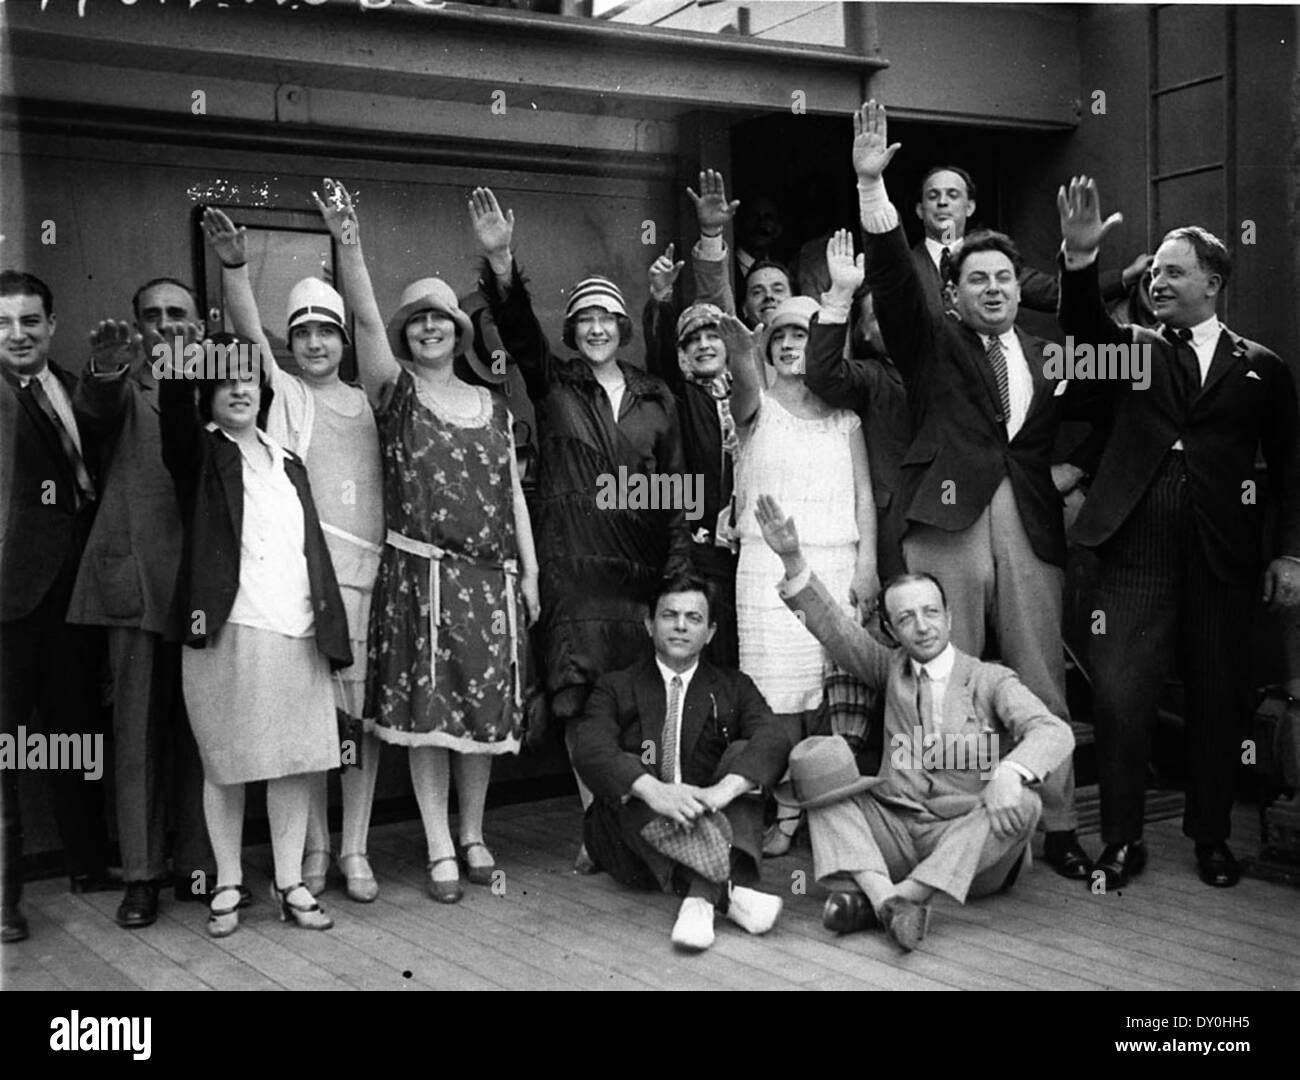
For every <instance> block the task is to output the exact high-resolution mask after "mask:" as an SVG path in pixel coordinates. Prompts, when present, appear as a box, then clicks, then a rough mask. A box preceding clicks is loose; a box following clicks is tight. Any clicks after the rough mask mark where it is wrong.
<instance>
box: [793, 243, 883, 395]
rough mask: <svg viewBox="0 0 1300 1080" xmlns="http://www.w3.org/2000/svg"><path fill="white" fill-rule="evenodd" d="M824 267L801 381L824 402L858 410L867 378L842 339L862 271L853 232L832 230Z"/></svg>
mask: <svg viewBox="0 0 1300 1080" xmlns="http://www.w3.org/2000/svg"><path fill="white" fill-rule="evenodd" d="M826 266H827V269H828V270H829V272H830V276H831V286H830V288H829V289H828V290H826V292H825V293H824V294H823V295H822V297H821V303H822V309H821V311H820V312H819V313H818V315H817V321H816V322H815V323H814V324H813V327H812V331H811V333H810V335H809V340H808V351H807V354H806V355H807V365H806V367H807V370H806V371H805V374H804V381H805V382H806V383H807V385H808V389H809V390H811V391H812V392H813V393H814V394H816V395H817V396H818V397H819V398H821V399H822V401H824V402H826V404H827V405H833V406H835V407H836V408H837V409H852V410H854V411H855V412H859V413H860V412H864V411H865V410H866V409H867V407H868V405H869V403H870V399H871V392H870V389H871V388H870V379H869V378H868V377H867V373H866V369H865V367H864V366H863V365H862V364H860V363H850V361H849V360H848V358H847V357H845V355H844V339H845V337H846V336H847V333H848V320H849V311H850V309H851V308H852V305H853V296H854V293H855V292H856V291H857V289H858V288H859V287H860V286H861V285H862V282H863V279H864V277H865V270H864V269H863V257H862V256H861V255H859V256H857V258H856V259H855V258H854V256H853V235H852V233H850V232H849V231H848V230H847V229H840V230H839V231H838V232H835V233H832V234H831V237H830V239H829V240H828V241H827V243H826Z"/></svg>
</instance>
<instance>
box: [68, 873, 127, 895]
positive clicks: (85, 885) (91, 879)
mask: <svg viewBox="0 0 1300 1080" xmlns="http://www.w3.org/2000/svg"><path fill="white" fill-rule="evenodd" d="M121 887H122V882H121V880H120V879H119V878H115V877H113V876H112V875H111V874H110V873H109V872H108V871H107V870H97V871H95V872H94V873H93V874H73V875H72V876H71V877H70V878H68V891H69V892H71V893H91V892H116V891H117V890H118V889H120V888H121Z"/></svg>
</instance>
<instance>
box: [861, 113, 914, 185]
mask: <svg viewBox="0 0 1300 1080" xmlns="http://www.w3.org/2000/svg"><path fill="white" fill-rule="evenodd" d="M900 146H902V143H894V145H893V146H890V145H889V121H888V119H887V118H886V116H885V107H884V106H883V105H877V104H876V102H875V101H874V100H872V101H868V102H867V103H866V104H865V105H863V106H862V108H861V109H859V110H858V111H857V112H855V113H854V114H853V169H854V171H855V172H856V173H857V174H858V177H859V179H862V180H878V179H880V177H881V175H882V174H883V173H884V171H885V169H886V167H887V166H888V165H889V163H890V162H891V161H892V160H893V159H894V155H895V154H896V153H898V148H899V147H900Z"/></svg>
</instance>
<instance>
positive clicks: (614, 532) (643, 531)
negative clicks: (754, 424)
mask: <svg viewBox="0 0 1300 1080" xmlns="http://www.w3.org/2000/svg"><path fill="white" fill-rule="evenodd" d="M470 216H471V218H472V220H473V223H474V230H475V232H476V233H477V235H478V239H479V243H480V245H481V247H482V249H483V253H484V255H485V256H486V258H487V262H488V265H489V267H490V272H485V273H484V274H483V278H482V280H481V281H480V289H481V291H482V292H483V294H484V296H486V297H487V300H488V304H489V306H490V308H491V311H492V317H493V319H494V320H495V322H496V324H497V328H498V329H499V331H500V333H501V340H502V343H503V344H504V346H505V349H506V351H507V353H509V355H510V356H511V358H512V359H513V360H514V361H515V363H517V364H518V365H519V369H520V371H521V372H522V373H523V376H524V381H525V384H526V385H527V387H528V396H529V397H530V398H531V399H532V402H533V406H534V408H535V409H536V413H537V429H538V437H539V449H540V468H539V473H538V482H537V513H536V517H537V521H536V526H535V529H536V534H537V560H538V563H539V564H540V567H541V582H540V588H541V602H542V619H541V630H542V641H543V651H544V657H545V668H546V670H545V678H546V688H547V693H548V695H549V697H550V710H551V716H552V717H553V718H554V719H555V720H556V721H557V722H559V723H562V724H565V725H566V736H565V741H566V744H567V745H568V746H569V747H570V751H572V731H571V728H572V725H570V724H568V721H570V720H573V719H575V718H576V717H579V716H581V715H582V711H583V708H584V706H585V705H586V702H587V695H588V694H589V693H590V691H591V687H592V686H593V685H594V684H595V682H596V680H597V679H598V678H599V677H600V676H601V675H603V674H604V673H605V672H607V671H616V670H618V669H620V668H624V667H628V666H629V665H631V664H633V663H635V662H636V661H638V660H639V659H641V658H642V657H643V656H646V655H647V654H648V653H649V651H650V639H649V637H648V635H647V633H646V626H645V617H646V612H647V607H646V605H647V601H648V600H649V598H650V596H651V594H652V593H653V591H654V588H655V586H656V585H657V584H658V582H659V580H660V579H661V578H662V577H663V575H664V574H665V573H666V572H674V571H677V570H682V569H685V568H686V566H687V565H688V564H689V559H690V539H689V534H688V532H687V526H686V515H685V509H686V505H685V502H686V497H687V495H688V493H689V492H690V491H691V490H692V488H691V487H690V485H689V484H688V478H687V477H686V476H685V475H684V466H683V462H682V448H681V437H680V434H679V430H678V421H677V408H676V405H675V403H674V401H673V396H672V393H671V391H670V390H669V389H668V386H667V385H666V384H665V383H664V382H663V380H662V379H659V378H657V377H656V376H654V375H649V374H647V373H646V372H644V371H642V370H641V369H639V368H636V367H633V366H632V365H630V364H628V363H625V362H623V361H620V360H618V359H617V357H616V354H617V352H618V349H619V347H620V346H623V345H626V344H627V343H628V342H630V341H631V339H632V321H631V319H630V318H629V317H628V314H627V308H626V306H625V304H624V303H623V297H622V294H621V293H620V292H619V290H618V287H617V286H616V285H615V284H614V283H613V282H612V281H609V280H608V279H606V278H602V277H588V278H585V279H584V280H582V281H580V282H578V283H577V285H575V286H574V288H573V291H572V292H571V294H570V297H569V303H568V307H567V309H566V311H565V319H564V344H565V345H566V346H568V348H570V349H572V350H574V351H575V352H576V355H575V356H572V357H571V358H570V359H567V360H566V359H561V358H560V357H557V356H556V355H554V354H553V353H552V352H551V350H550V348H549V346H548V344H547V341H546V337H545V335H544V334H543V333H542V328H541V326H540V325H539V324H538V322H537V318H536V316H535V315H534V314H533V308H532V303H531V301H530V299H529V296H528V291H527V288H526V287H525V282H524V279H523V277H522V276H521V275H520V273H519V269H518V267H517V266H516V265H515V263H514V259H513V257H512V255H511V252H510V242H511V238H512V236H513V231H514V212H513V211H511V212H510V213H509V214H502V212H501V209H500V207H499V205H498V204H497V200H496V197H495V196H494V195H493V194H492V192H491V191H489V190H488V189H486V188H478V189H476V190H475V191H474V193H473V196H472V198H471V200H470ZM670 478H671V479H672V481H673V483H672V486H671V487H670V486H669V484H668V483H667V482H666V481H668V480H669V479H670ZM670 492H671V493H674V494H673V496H672V497H665V496H666V495H668V494H669V493H670ZM664 502H670V503H673V504H674V505H671V506H666V507H665V506H663V505H662V503H664ZM578 787H579V792H580V793H581V795H582V803H583V808H584V810H585V809H586V807H587V806H589V805H590V803H591V793H590V791H588V790H587V788H586V786H585V785H584V784H583V783H582V782H581V780H579V782H578ZM578 868H579V869H582V870H589V869H591V865H590V861H589V860H588V859H587V857H586V852H585V850H584V851H581V852H579V856H578Z"/></svg>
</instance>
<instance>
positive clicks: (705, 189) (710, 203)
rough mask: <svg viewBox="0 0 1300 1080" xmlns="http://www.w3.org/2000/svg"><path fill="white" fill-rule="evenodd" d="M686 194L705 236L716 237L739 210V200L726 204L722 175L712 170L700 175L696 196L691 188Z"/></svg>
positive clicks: (725, 188)
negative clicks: (693, 205)
mask: <svg viewBox="0 0 1300 1080" xmlns="http://www.w3.org/2000/svg"><path fill="white" fill-rule="evenodd" d="M686 194H687V195H689V196H690V197H691V202H693V203H694V204H695V219H696V221H698V222H699V225H700V232H702V233H703V234H704V235H705V236H717V235H718V233H720V232H722V230H723V229H724V228H726V227H727V223H728V222H729V221H730V220H731V219H732V218H734V217H735V216H736V211H737V210H738V209H739V208H740V200H739V199H733V200H732V201H731V202H727V186H726V184H725V183H723V180H722V173H720V172H717V171H715V170H713V169H705V170H703V171H702V172H701V173H700V191H699V194H698V195H697V194H696V193H695V191H694V189H692V188H687V189H686Z"/></svg>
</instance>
